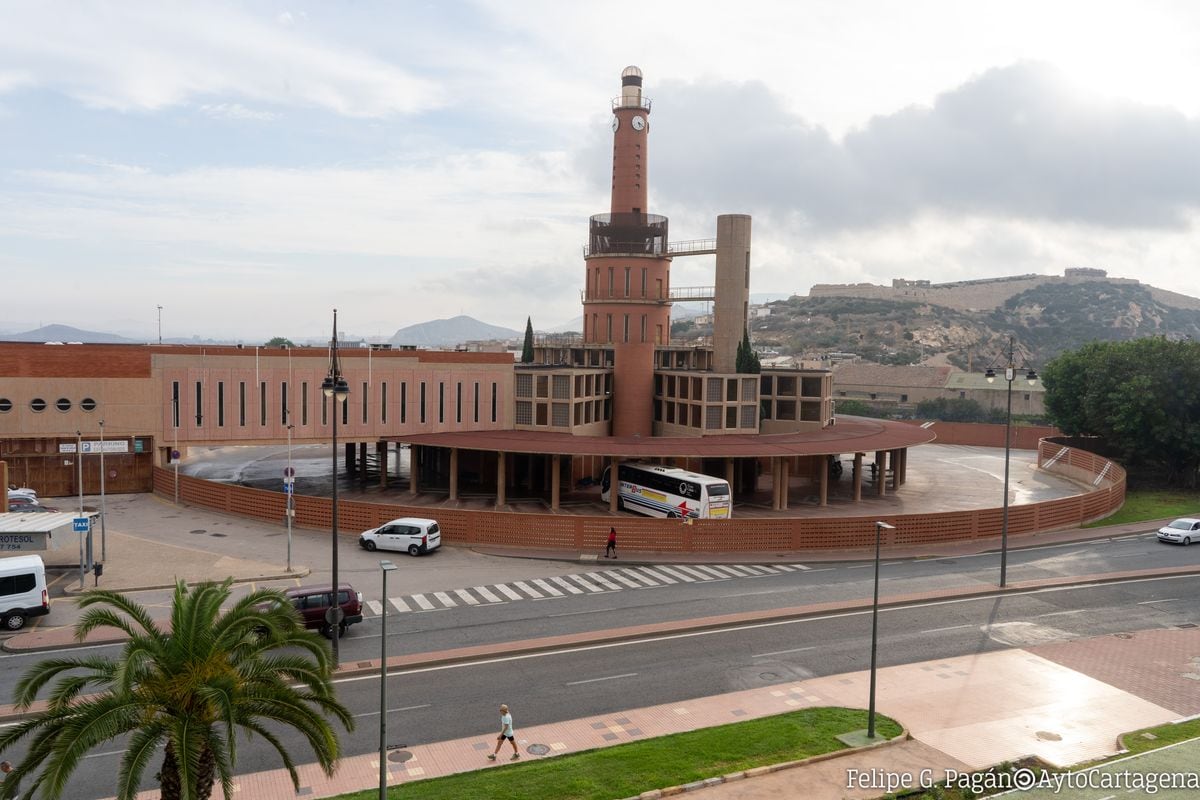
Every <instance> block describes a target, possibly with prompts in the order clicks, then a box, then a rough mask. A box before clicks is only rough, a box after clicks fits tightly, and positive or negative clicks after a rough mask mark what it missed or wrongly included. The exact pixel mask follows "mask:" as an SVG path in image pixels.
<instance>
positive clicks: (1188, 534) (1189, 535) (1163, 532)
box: [1158, 517, 1200, 545]
mask: <svg viewBox="0 0 1200 800" xmlns="http://www.w3.org/2000/svg"><path fill="white" fill-rule="evenodd" d="M1158 540H1159V541H1160V542H1173V543H1174V544H1185V545H1187V544H1191V543H1192V542H1200V519H1196V518H1194V517H1183V518H1182V519H1177V520H1175V521H1174V522H1172V523H1171V524H1170V525H1168V526H1166V527H1165V528H1159V529H1158Z"/></svg>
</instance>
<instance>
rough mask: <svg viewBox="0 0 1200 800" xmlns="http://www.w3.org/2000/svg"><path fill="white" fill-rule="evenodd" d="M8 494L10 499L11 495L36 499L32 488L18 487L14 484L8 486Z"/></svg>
mask: <svg viewBox="0 0 1200 800" xmlns="http://www.w3.org/2000/svg"><path fill="white" fill-rule="evenodd" d="M8 496H9V498H10V499H11V498H13V497H29V498H32V499H34V500H37V499H38V496H37V492H35V491H34V490H33V489H18V488H17V487H15V486H10V487H8Z"/></svg>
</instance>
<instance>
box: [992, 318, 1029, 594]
mask: <svg viewBox="0 0 1200 800" xmlns="http://www.w3.org/2000/svg"><path fill="white" fill-rule="evenodd" d="M1015 349H1016V339H1015V338H1014V337H1012V336H1009V337H1008V352H1007V353H1005V354H1003V355H1005V356H1007V359H1008V360H1007V361H1006V362H1005V364H1004V380H1006V381H1007V382H1008V406H1007V410H1006V412H1005V415H1004V517H1003V520H1002V521H1001V523H1000V588H1001V589H1003V588H1004V587H1005V586H1007V585H1008V455H1009V451H1010V450H1011V447H1012V385H1013V380H1015V379H1016V376H1017V369H1018V367H1017V365H1016V363H1015V362H1014V360H1013V357H1014V354H1015ZM1020 369H1023V370H1026V373H1025V380H1027V381H1028V382H1029V385H1030V386H1032V385H1033V384H1035V383H1036V382H1037V379H1038V376H1037V373H1036V372H1034V371H1033V367H1030V366H1029V365H1028V364H1024V365H1022V366H1021V367H1020ZM984 377H985V378H987V382H988V383H995V382H996V370H995V368H993V367H988V368H987V372H985V373H984Z"/></svg>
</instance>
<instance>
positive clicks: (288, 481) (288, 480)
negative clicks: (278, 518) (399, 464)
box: [283, 425, 337, 572]
mask: <svg viewBox="0 0 1200 800" xmlns="http://www.w3.org/2000/svg"><path fill="white" fill-rule="evenodd" d="M295 427H296V426H295V425H288V426H287V433H288V465H287V474H286V475H285V476H284V479H283V483H284V487H283V488H284V491H286V492H287V495H286V498H287V512H286V513H287V532H288V542H287V571H288V572H291V571H292V517H293V516H295V513H296V512H295V511H294V510H293V509H294V508H295V506H294V505H293V503H294V502H295V501H294V500H293V498H294V497H295V496H296V477H295V476H296V471H295V470H294V469H292V429H293V428H295ZM334 477H335V478H336V477H337V476H336V475H335V476H334Z"/></svg>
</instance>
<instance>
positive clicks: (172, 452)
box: [171, 450, 179, 461]
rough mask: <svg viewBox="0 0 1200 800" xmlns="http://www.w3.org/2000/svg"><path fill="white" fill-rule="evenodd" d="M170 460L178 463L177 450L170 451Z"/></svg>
mask: <svg viewBox="0 0 1200 800" xmlns="http://www.w3.org/2000/svg"><path fill="white" fill-rule="evenodd" d="M171 460H172V461H178V460H179V451H178V450H172V451H171Z"/></svg>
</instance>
